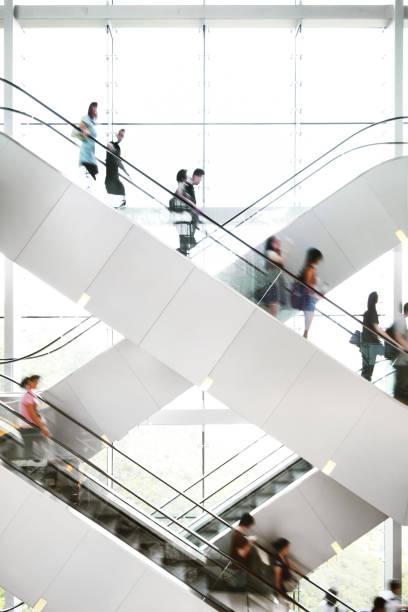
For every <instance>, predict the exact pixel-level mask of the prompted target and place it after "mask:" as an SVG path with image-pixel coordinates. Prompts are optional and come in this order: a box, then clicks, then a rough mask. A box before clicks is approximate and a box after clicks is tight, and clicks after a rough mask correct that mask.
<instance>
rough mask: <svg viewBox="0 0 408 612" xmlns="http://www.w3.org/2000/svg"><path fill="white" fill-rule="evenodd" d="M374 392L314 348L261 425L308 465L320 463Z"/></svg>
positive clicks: (326, 458)
mask: <svg viewBox="0 0 408 612" xmlns="http://www.w3.org/2000/svg"><path fill="white" fill-rule="evenodd" d="M278 353H279V351H278ZM375 393H376V389H375V387H374V386H373V385H371V384H370V383H369V382H367V381H365V380H363V379H362V378H361V377H360V376H358V375H357V374H354V373H353V372H350V370H347V368H345V367H344V366H342V365H341V364H340V363H338V362H337V361H335V360H334V359H331V358H330V357H328V356H327V355H326V354H325V353H322V352H316V354H315V355H314V356H313V358H312V359H311V360H310V361H309V363H308V364H307V366H306V367H305V368H304V370H303V371H302V372H301V373H300V375H299V377H298V378H297V379H296V381H295V382H294V384H293V385H292V386H291V388H290V390H289V391H288V393H287V394H286V396H285V397H284V399H283V400H282V402H281V403H280V404H279V406H278V407H277V409H276V410H275V411H274V412H273V413H272V415H271V417H270V418H269V419H268V421H267V422H266V423H265V426H264V429H265V431H267V432H268V433H270V434H271V435H273V436H274V437H276V438H277V439H278V440H280V441H281V442H282V443H283V444H286V445H287V446H288V447H289V448H291V449H293V450H294V451H296V452H297V453H299V455H301V456H302V457H305V459H307V460H308V461H310V462H311V463H313V465H315V466H318V467H323V466H324V465H325V464H326V462H327V461H328V460H329V459H333V453H334V451H335V450H336V449H337V447H338V446H339V444H341V442H342V440H343V439H344V437H345V436H346V435H347V434H348V433H349V432H350V430H351V429H352V427H353V426H354V425H355V423H356V422H357V420H358V419H359V418H360V416H361V415H362V413H363V411H364V410H365V408H366V407H367V406H368V405H369V404H370V402H371V401H372V400H373V398H374V395H375Z"/></svg>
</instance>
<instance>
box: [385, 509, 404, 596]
mask: <svg viewBox="0 0 408 612" xmlns="http://www.w3.org/2000/svg"><path fill="white" fill-rule="evenodd" d="M392 579H396V580H400V581H401V579H402V528H401V525H399V523H396V522H395V521H393V520H392V519H387V520H386V521H385V523H384V586H385V588H388V584H389V581H390V580H392Z"/></svg>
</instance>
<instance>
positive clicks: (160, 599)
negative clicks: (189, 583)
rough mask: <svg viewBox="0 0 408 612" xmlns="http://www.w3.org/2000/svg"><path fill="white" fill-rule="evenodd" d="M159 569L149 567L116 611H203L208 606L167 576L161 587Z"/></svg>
mask: <svg viewBox="0 0 408 612" xmlns="http://www.w3.org/2000/svg"><path fill="white" fill-rule="evenodd" d="M160 578H161V576H160V570H159V569H156V568H154V567H151V568H149V569H148V570H147V571H146V572H145V573H144V574H143V576H142V578H141V579H140V580H139V581H138V582H137V584H136V585H135V586H134V587H133V589H132V591H131V592H130V593H129V594H128V596H127V597H126V598H125V599H124V601H123V602H122V604H121V605H120V606H119V608H118V612H135V610H140V611H143V612H163V610H170V609H171V610H174V611H176V610H177V612H204V610H208V606H206V605H205V606H204V605H203V603H202V602H201V601H200V599H199V598H198V597H195V596H194V595H193V594H192V593H191V591H190V590H189V589H188V588H187V587H185V586H183V585H181V584H180V583H178V582H177V581H176V580H175V579H172V578H171V577H169V578H168V579H167V580H166V582H165V583H164V584H162V585H161V587H162V588H160V589H158V584H161V582H162V581H161V580H160Z"/></svg>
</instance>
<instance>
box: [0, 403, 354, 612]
mask: <svg viewBox="0 0 408 612" xmlns="http://www.w3.org/2000/svg"><path fill="white" fill-rule="evenodd" d="M0 406H1V407H2V408H4V409H5V410H6V411H8V412H9V413H11V414H12V415H13V416H15V417H17V418H18V419H19V420H21V421H24V422H25V423H26V424H27V425H29V426H30V428H33V429H37V430H38V431H40V429H39V427H38V426H37V425H35V424H34V423H32V422H30V421H29V420H28V419H26V418H25V417H23V416H21V414H20V413H18V412H17V411H16V410H14V409H13V408H10V406H7V404H5V403H4V402H2V401H0ZM48 439H49V440H51V441H52V442H54V443H55V444H56V445H57V446H59V447H61V448H62V449H64V450H65V451H67V452H68V453H70V454H71V455H72V456H73V457H74V458H75V459H78V460H79V461H80V463H85V464H87V465H89V466H90V467H91V469H92V470H95V471H96V472H99V473H100V474H101V475H102V476H103V477H104V478H106V479H107V480H109V481H111V482H112V483H113V484H114V485H116V486H118V487H121V488H122V489H124V490H125V491H126V492H127V493H129V494H130V495H132V496H133V497H136V498H137V499H139V500H140V501H142V502H143V503H145V504H146V505H148V506H150V507H151V508H155V505H154V504H153V503H152V502H150V501H147V500H146V499H144V498H143V497H142V496H141V495H139V494H138V493H135V492H134V491H132V490H131V489H129V488H128V487H126V485H123V484H122V483H121V482H120V481H118V480H116V478H114V477H113V476H111V475H109V474H108V473H107V472H105V471H104V470H103V469H102V468H100V467H99V466H98V465H96V464H94V463H92V462H90V461H89V460H88V459H86V458H85V457H83V456H82V455H81V454H79V453H78V452H77V451H74V450H72V449H70V448H69V447H68V446H67V445H66V444H65V443H63V442H61V441H60V440H57V439H56V438H54V437H53V436H51V435H50V436H49V438H48ZM7 463H8V464H9V465H10V463H9V461H7ZM75 469H76V471H78V472H80V473H82V474H83V475H84V476H86V478H87V479H89V480H90V481H92V482H94V483H96V484H97V485H98V486H99V487H101V489H103V490H104V491H105V492H106V493H107V495H109V496H114V497H117V498H118V499H120V501H121V502H124V503H127V504H128V505H129V506H130V505H131V504H130V502H128V501H127V500H126V499H125V498H122V497H121V496H119V495H118V494H117V493H116V492H115V490H114V489H109V488H107V487H105V486H104V485H103V484H102V483H100V482H99V481H97V480H94V479H93V478H92V477H91V476H90V475H88V474H85V473H83V472H81V470H79V468H77V467H76V468H75ZM132 508H133V509H134V510H136V511H137V512H139V513H141V514H143V516H145V517H146V518H147V519H148V520H151V521H153V522H154V523H155V524H157V523H156V521H155V520H154V519H152V517H151V516H149V515H146V514H144V513H143V512H141V511H140V510H138V509H137V508H135V507H134V506H132ZM155 510H156V511H157V512H159V509H158V508H155ZM160 513H161V514H163V515H164V516H166V517H167V518H168V519H169V520H171V521H173V522H175V523H176V524H178V526H179V527H180V528H182V530H183V531H187V532H189V533H190V535H191V536H193V537H194V538H197V539H198V540H200V541H201V542H202V543H203V544H204V545H205V546H207V547H209V548H211V549H212V550H214V551H215V552H216V553H218V554H220V555H221V556H222V557H224V558H225V559H226V560H227V561H228V563H227V566H228V565H229V564H230V563H231V564H233V565H234V566H237V567H239V569H241V570H242V571H245V572H246V573H247V574H248V575H250V576H252V577H253V578H256V580H258V581H259V582H261V583H263V584H264V585H266V586H267V587H268V588H269V589H271V590H272V591H274V592H275V593H279V594H280V595H284V596H285V598H286V599H288V601H290V602H292V603H296V605H298V606H299V607H300V608H302V610H304V612H309V610H308V609H307V608H305V607H304V606H303V605H302V604H300V603H298V602H295V600H294V599H293V598H292V597H290V596H289V595H287V593H284V592H282V591H280V590H279V589H278V588H276V587H275V586H274V585H272V584H270V583H269V582H268V581H266V580H265V579H264V578H263V577H262V576H258V575H257V574H256V573H255V572H253V571H252V570H250V569H249V568H248V567H246V566H245V565H243V564H242V563H241V562H240V561H237V560H235V559H233V558H232V557H231V556H230V555H228V554H227V553H225V552H224V551H222V550H221V549H219V548H218V547H217V546H215V544H213V543H212V542H210V541H208V540H206V538H204V537H202V536H201V535H200V534H198V533H196V532H195V531H192V530H190V529H189V528H188V527H186V526H185V525H183V524H182V523H179V522H178V521H177V519H173V517H171V516H170V515H167V513H166V512H162V511H161V512H160ZM158 526H159V527H160V529H164V530H165V531H167V532H168V533H169V534H170V535H171V537H177V538H178V539H180V540H183V543H184V544H186V543H187V545H188V546H190V547H193V545H192V544H191V543H190V542H188V541H186V540H185V539H184V538H182V537H181V536H178V534H176V533H174V532H172V531H169V530H168V529H167V528H166V527H165V526H163V525H158ZM200 552H201V553H202V551H200ZM348 608H349V609H350V610H352V611H353V612H356V611H355V610H353V608H351V607H350V606H348Z"/></svg>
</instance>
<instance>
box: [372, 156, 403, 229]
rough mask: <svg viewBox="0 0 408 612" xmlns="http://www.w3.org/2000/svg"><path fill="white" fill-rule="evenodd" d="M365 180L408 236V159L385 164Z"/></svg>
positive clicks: (392, 160)
mask: <svg viewBox="0 0 408 612" xmlns="http://www.w3.org/2000/svg"><path fill="white" fill-rule="evenodd" d="M365 178H366V180H367V182H368V184H369V185H370V187H371V188H372V190H373V191H374V193H375V194H376V196H377V197H378V199H379V200H380V202H381V203H382V205H383V206H384V208H385V209H386V210H387V212H388V213H389V215H391V217H392V218H393V219H394V222H395V223H396V225H397V227H398V228H399V229H402V230H403V231H404V232H405V233H406V234H408V197H407V196H408V158H407V157H400V158H397V159H391V160H390V161H387V162H384V163H383V164H380V165H379V166H376V167H375V168H373V169H372V170H369V171H368V172H367V173H366V174H365Z"/></svg>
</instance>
